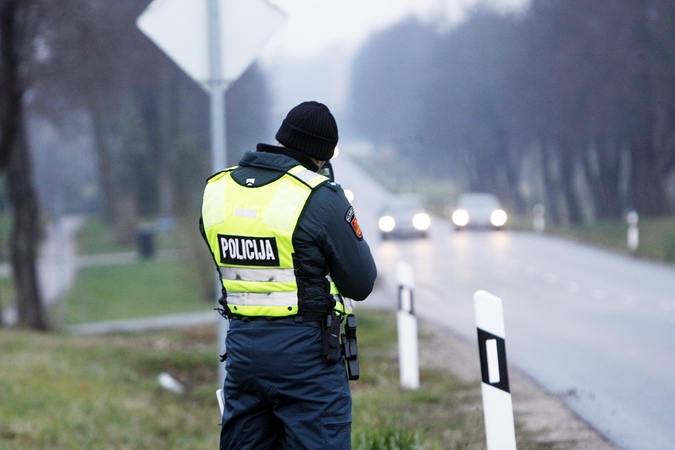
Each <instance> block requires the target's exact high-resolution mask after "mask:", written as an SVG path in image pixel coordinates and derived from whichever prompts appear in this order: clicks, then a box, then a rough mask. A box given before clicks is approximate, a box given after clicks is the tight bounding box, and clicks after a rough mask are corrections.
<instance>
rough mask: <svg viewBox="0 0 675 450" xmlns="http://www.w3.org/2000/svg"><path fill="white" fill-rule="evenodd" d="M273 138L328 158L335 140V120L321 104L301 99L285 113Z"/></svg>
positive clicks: (312, 155)
mask: <svg viewBox="0 0 675 450" xmlns="http://www.w3.org/2000/svg"><path fill="white" fill-rule="evenodd" d="M276 139H277V141H279V143H280V144H283V145H284V146H286V147H288V148H292V149H294V150H298V151H301V152H302V153H305V154H306V155H309V156H311V157H313V158H316V159H318V160H319V161H328V160H329V159H331V158H332V157H333V153H334V152H335V146H336V145H337V143H338V128H337V123H336V122H335V118H334V117H333V115H332V114H331V112H330V110H329V109H328V107H327V106H326V105H324V104H323V103H319V102H314V101H312V102H303V103H300V104H299V105H298V106H296V107H295V108H293V109H291V110H290V111H289V112H288V115H287V116H286V118H285V119H284V121H283V122H282V123H281V127H279V131H277V135H276Z"/></svg>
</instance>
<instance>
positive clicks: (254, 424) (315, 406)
mask: <svg viewBox="0 0 675 450" xmlns="http://www.w3.org/2000/svg"><path fill="white" fill-rule="evenodd" d="M226 348H227V362H226V369H227V375H226V380H225V386H224V395H225V410H224V413H223V424H222V425H223V426H222V428H221V435H220V449H221V450H234V449H237V450H264V449H275V450H276V449H283V450H291V449H306V450H323V449H330V450H348V449H350V448H351V422H352V416H351V409H352V403H351V395H350V391H349V381H348V380H347V376H346V373H345V367H344V364H342V363H338V364H326V363H324V362H323V361H322V360H321V353H322V345H321V329H320V328H319V327H316V326H310V325H308V324H302V323H293V322H290V321H266V320H257V321H248V322H247V321H244V320H232V321H231V322H230V329H229V331H228V334H227V346H226Z"/></svg>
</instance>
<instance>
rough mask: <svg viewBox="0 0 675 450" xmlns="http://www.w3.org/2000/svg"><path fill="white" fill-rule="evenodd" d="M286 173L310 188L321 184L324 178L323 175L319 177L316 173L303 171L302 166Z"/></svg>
mask: <svg viewBox="0 0 675 450" xmlns="http://www.w3.org/2000/svg"><path fill="white" fill-rule="evenodd" d="M288 173H289V174H291V175H293V176H294V177H296V178H298V179H299V180H301V181H303V182H304V183H306V184H308V185H309V186H311V187H315V186H316V185H317V184H319V183H321V182H322V181H324V179H325V178H326V177H324V176H323V175H319V174H318V173H316V172H312V171H311V170H308V169H305V168H304V167H303V166H295V167H293V168H292V169H291V170H289V171H288Z"/></svg>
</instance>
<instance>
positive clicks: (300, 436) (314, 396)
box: [200, 101, 377, 450]
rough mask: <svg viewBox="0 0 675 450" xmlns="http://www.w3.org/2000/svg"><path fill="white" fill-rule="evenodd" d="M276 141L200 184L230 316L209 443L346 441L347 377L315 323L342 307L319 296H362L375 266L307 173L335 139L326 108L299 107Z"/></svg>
mask: <svg viewBox="0 0 675 450" xmlns="http://www.w3.org/2000/svg"><path fill="white" fill-rule="evenodd" d="M276 139H277V141H278V143H279V145H276V146H273V145H267V144H258V146H257V151H256V152H248V153H246V154H245V155H244V156H243V157H242V159H241V160H240V161H239V165H238V166H236V167H234V168H230V169H227V170H224V171H222V172H220V173H218V174H216V175H214V176H213V177H211V178H210V179H209V180H208V182H207V185H206V188H205V190H204V199H203V204H202V216H201V220H200V229H201V232H202V235H203V236H204V238H205V240H206V242H207V244H208V245H209V248H210V250H211V253H212V255H213V258H214V262H215V264H216V267H217V269H218V273H219V276H220V279H221V281H222V285H223V296H222V299H221V300H220V303H221V304H222V305H223V310H224V313H223V314H224V315H225V316H226V317H227V318H228V319H229V320H230V328H229V331H228V333H227V338H226V348H227V356H226V370H227V375H226V379H225V384H224V397H225V408H224V413H223V420H222V428H221V434H220V448H221V450H226V449H252V450H260V449H281V448H283V449H311V450H317V449H333V450H335V449H349V448H351V421H352V417H351V406H352V405H351V393H350V390H349V381H348V380H347V375H346V373H345V366H344V364H341V363H337V362H335V361H328V362H327V361H326V360H325V358H323V357H322V355H323V351H324V346H323V341H324V335H325V334H326V332H325V323H326V320H327V318H328V317H337V320H339V314H340V313H342V312H344V309H345V306H344V305H342V304H341V303H340V302H339V301H336V300H335V298H336V297H334V296H333V295H331V292H332V291H333V292H335V290H336V289H337V291H339V292H340V294H342V295H343V296H344V297H348V298H351V299H354V300H363V299H365V298H366V297H367V296H368V295H369V294H370V293H371V291H372V289H373V284H374V282H375V278H376V276H377V270H376V267H375V262H374V260H373V257H372V255H371V252H370V248H369V247H368V244H367V243H366V241H365V240H364V238H363V233H362V231H361V228H360V227H359V224H358V221H357V219H356V216H355V214H354V209H353V207H352V206H351V205H350V203H349V201H348V200H347V199H346V197H345V195H344V192H343V191H342V188H341V187H340V186H339V185H338V184H336V183H333V182H331V181H330V180H329V179H328V178H327V177H325V176H323V175H320V174H319V173H318V172H319V170H320V169H321V167H322V165H323V164H324V163H325V162H326V161H328V160H330V159H331V157H332V156H333V153H334V151H335V147H336V145H337V142H338V128H337V124H336V122H335V119H334V117H333V115H332V114H331V112H330V110H329V109H328V108H327V107H326V106H325V105H324V104H322V103H318V102H314V101H310V102H303V103H301V104H299V105H298V106H296V107H294V108H293V109H291V110H290V111H289V113H288V115H287V116H286V118H285V119H284V120H283V122H282V124H281V126H280V128H279V130H278V132H277V134H276ZM331 287H333V289H331ZM338 298H339V297H338ZM336 311H337V314H338V315H337V316H336V315H335V314H336Z"/></svg>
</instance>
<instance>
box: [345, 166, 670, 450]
mask: <svg viewBox="0 0 675 450" xmlns="http://www.w3.org/2000/svg"><path fill="white" fill-rule="evenodd" d="M334 165H335V169H336V178H337V180H338V181H340V182H342V184H343V185H344V186H345V187H349V188H351V189H352V190H353V191H354V192H355V200H354V206H355V209H356V215H357V218H358V220H359V222H360V223H361V225H362V228H363V229H364V234H365V236H366V238H367V239H368V241H369V242H370V243H371V247H372V249H373V252H374V254H375V255H376V258H377V262H378V270H379V273H380V283H382V284H385V285H388V286H395V284H396V280H395V275H394V274H395V266H396V263H397V262H398V261H405V262H407V263H409V264H411V265H412V266H413V268H414V271H415V278H416V290H415V309H416V312H417V314H418V316H420V317H422V318H424V319H426V320H430V321H433V322H436V323H439V324H441V325H444V326H448V327H450V328H451V329H452V330H454V331H455V332H457V333H459V334H461V335H464V336H466V337H468V338H470V339H475V334H476V330H475V318H474V311H473V301H472V298H473V293H474V292H475V291H476V290H478V289H484V290H486V291H488V292H490V293H492V294H494V295H497V296H498V297H500V298H501V299H502V300H503V302H504V315H505V326H506V348H507V355H508V360H509V364H510V365H512V366H515V367H518V368H519V369H520V370H522V371H523V372H525V373H527V374H528V375H529V376H531V377H532V378H534V379H535V380H536V381H537V382H539V383H540V384H541V385H542V386H543V387H545V388H546V389H548V390H549V391H551V392H554V393H557V394H560V395H563V396H564V398H565V403H566V404H567V405H568V406H569V407H570V408H571V409H572V410H573V411H575V412H576V413H577V414H579V415H580V416H581V417H582V418H583V419H585V420H586V421H588V422H589V423H590V424H591V425H592V426H593V427H594V428H596V429H597V430H598V431H599V432H600V433H602V434H603V435H604V436H606V437H607V438H608V439H609V440H610V441H612V442H613V443H615V444H616V445H617V446H619V447H620V448H624V449H627V450H651V449H659V450H661V449H664V450H665V449H672V448H675V447H674V445H675V444H673V443H675V294H673V293H675V268H674V267H670V266H665V265H660V264H655V263H650V262H646V261H641V260H637V259H635V258H631V257H628V256H622V255H618V254H615V253H611V252H608V251H604V250H599V249H596V248H591V247H588V246H583V245H579V244H575V243H571V242H569V241H566V240H562V239H557V238H554V237H550V236H545V235H539V234H535V233H525V232H520V233H518V232H508V231H504V232H492V231H487V232H480V231H478V232H476V231H468V232H455V231H454V230H452V229H451V228H450V226H449V223H448V222H447V221H445V220H443V219H440V218H435V220H434V223H433V225H432V232H431V235H430V237H429V238H428V239H418V240H407V241H406V240H399V241H385V242H380V240H379V238H378V236H377V230H376V228H375V227H376V219H377V214H376V211H377V208H378V205H379V204H381V202H382V200H383V198H384V197H386V195H387V193H386V192H385V191H384V190H383V189H382V188H380V187H378V186H377V185H376V184H375V183H374V182H373V181H372V180H370V179H369V177H368V175H367V174H365V173H363V172H362V171H360V170H359V169H357V168H356V167H354V166H353V165H351V164H350V163H349V161H347V160H343V161H340V159H338V160H336V161H335V164H334ZM392 290H393V287H392Z"/></svg>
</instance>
